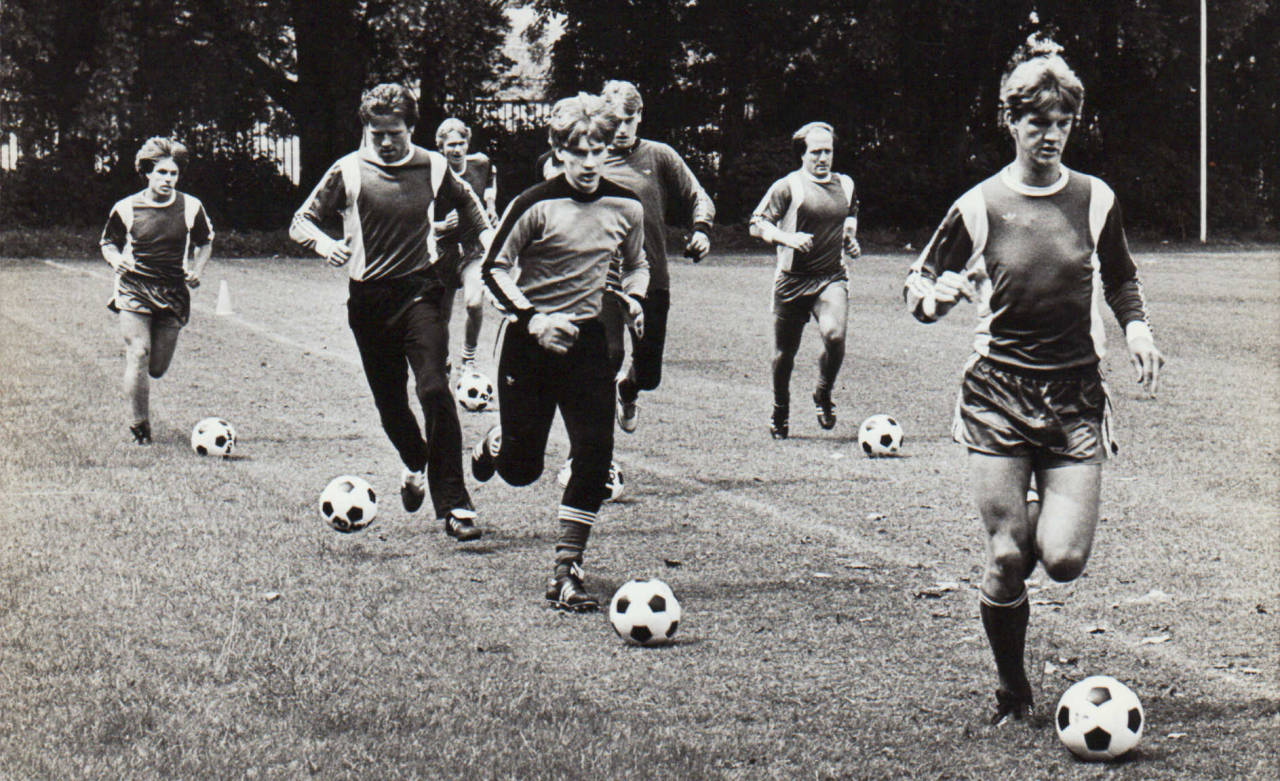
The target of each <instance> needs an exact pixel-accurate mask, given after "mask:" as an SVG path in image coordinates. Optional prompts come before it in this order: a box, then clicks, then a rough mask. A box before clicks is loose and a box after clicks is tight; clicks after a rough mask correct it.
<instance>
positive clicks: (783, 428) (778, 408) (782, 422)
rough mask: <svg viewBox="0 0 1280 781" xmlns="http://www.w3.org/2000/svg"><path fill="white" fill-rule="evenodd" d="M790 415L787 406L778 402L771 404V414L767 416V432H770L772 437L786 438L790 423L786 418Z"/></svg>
mask: <svg viewBox="0 0 1280 781" xmlns="http://www.w3.org/2000/svg"><path fill="white" fill-rule="evenodd" d="M790 417H791V411H790V409H789V408H787V407H785V406H782V405H779V404H774V405H773V415H771V416H770V417H769V434H771V435H772V436H773V438H774V439H786V438H787V434H788V433H789V430H790V425H789V424H788V422H787V420H788V418H790Z"/></svg>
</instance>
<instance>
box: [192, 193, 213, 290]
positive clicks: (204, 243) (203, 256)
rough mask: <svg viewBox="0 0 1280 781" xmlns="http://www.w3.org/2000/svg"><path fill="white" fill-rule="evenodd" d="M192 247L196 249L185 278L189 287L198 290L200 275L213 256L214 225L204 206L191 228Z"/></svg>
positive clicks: (198, 212) (197, 213)
mask: <svg viewBox="0 0 1280 781" xmlns="http://www.w3.org/2000/svg"><path fill="white" fill-rule="evenodd" d="M191 246H192V247H194V249H193V250H192V252H191V263H190V265H188V266H187V267H186V269H185V277H186V282H187V287H190V288H197V287H200V275H201V274H203V273H204V267H205V266H206V265H207V264H208V263H209V258H211V257H212V256H213V223H211V222H210V221H209V215H208V213H206V212H205V210H204V206H203V205H202V206H201V207H200V209H199V210H198V211H197V212H196V218H195V221H194V223H193V224H192V226H191Z"/></svg>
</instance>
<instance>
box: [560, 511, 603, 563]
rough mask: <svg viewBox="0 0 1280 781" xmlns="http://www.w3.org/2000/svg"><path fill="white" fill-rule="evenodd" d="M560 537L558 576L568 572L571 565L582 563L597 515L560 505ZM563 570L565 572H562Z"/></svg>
mask: <svg viewBox="0 0 1280 781" xmlns="http://www.w3.org/2000/svg"><path fill="white" fill-rule="evenodd" d="M559 517H560V537H559V539H557V540H556V575H561V574H563V572H568V570H569V565H570V564H572V563H574V562H579V563H581V561H582V553H583V551H585V550H586V549H587V538H588V537H590V536H591V527H592V525H593V524H594V523H595V522H596V514H595V513H589V512H587V511H586V510H579V509H578V508H576V507H570V506H569V505H567V504H562V505H560V512H559ZM562 570H563V572H562Z"/></svg>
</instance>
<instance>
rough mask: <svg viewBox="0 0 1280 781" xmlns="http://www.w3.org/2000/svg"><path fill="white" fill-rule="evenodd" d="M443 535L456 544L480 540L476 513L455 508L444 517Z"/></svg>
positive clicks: (466, 509)
mask: <svg viewBox="0 0 1280 781" xmlns="http://www.w3.org/2000/svg"><path fill="white" fill-rule="evenodd" d="M443 520H444V533H445V534H447V535H449V536H450V537H452V538H454V539H455V540H457V541H458V542H471V541H472V540H478V539H480V527H479V526H476V511H475V510H471V509H469V508H466V507H455V508H453V509H452V510H450V511H449V514H448V515H446V516H445V517H444V519H443Z"/></svg>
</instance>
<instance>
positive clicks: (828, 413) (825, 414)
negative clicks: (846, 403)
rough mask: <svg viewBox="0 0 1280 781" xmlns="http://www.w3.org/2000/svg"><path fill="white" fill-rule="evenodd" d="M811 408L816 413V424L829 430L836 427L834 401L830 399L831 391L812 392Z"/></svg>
mask: <svg viewBox="0 0 1280 781" xmlns="http://www.w3.org/2000/svg"><path fill="white" fill-rule="evenodd" d="M813 408H814V411H816V412H817V413H818V425H819V426H822V427H823V428H825V429H827V430H830V429H833V428H835V427H836V403H835V402H834V401H832V400H831V392H830V391H828V392H826V393H823V392H822V391H814V392H813Z"/></svg>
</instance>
